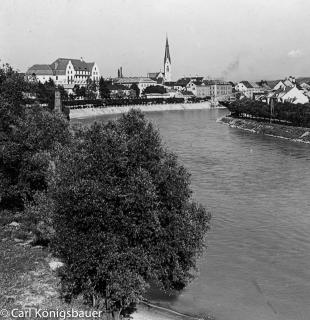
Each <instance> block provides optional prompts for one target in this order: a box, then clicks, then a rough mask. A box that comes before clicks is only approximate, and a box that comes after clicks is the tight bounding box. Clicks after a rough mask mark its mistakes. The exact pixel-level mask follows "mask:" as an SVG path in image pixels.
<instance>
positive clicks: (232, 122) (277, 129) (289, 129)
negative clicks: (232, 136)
mask: <svg viewBox="0 0 310 320" xmlns="http://www.w3.org/2000/svg"><path fill="white" fill-rule="evenodd" d="M218 122H221V123H225V124H228V125H229V126H230V127H232V128H238V129H241V130H246V131H250V132H253V133H257V134H265V135H268V136H272V137H277V138H282V139H288V140H291V141H295V142H303V143H310V128H304V127H294V126H288V125H284V124H279V123H269V122H262V121H255V120H251V119H239V118H233V117H229V116H225V117H222V118H220V119H218Z"/></svg>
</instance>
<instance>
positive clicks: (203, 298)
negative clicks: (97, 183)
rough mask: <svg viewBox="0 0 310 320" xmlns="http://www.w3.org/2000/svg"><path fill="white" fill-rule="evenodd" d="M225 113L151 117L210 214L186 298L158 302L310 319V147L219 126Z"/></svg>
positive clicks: (243, 316)
mask: <svg viewBox="0 0 310 320" xmlns="http://www.w3.org/2000/svg"><path fill="white" fill-rule="evenodd" d="M226 112H227V111H225V110H193V111H173V112H154V113H147V114H146V117H147V118H148V119H150V120H152V121H153V122H154V123H155V124H156V126H158V128H159V129H160V131H161V134H162V136H163V139H164V140H165V142H166V144H167V145H168V146H169V148H171V149H172V150H174V151H175V152H176V153H177V154H178V155H179V157H180V160H181V162H182V163H183V164H184V165H185V166H186V167H187V168H188V170H189V171H190V172H191V174H192V187H193V190H194V197H195V198H196V199H197V200H198V201H199V202H201V203H203V204H204V205H205V206H206V207H207V208H208V209H209V210H210V211H211V212H212V216H213V218H212V229H211V231H210V233H209V236H208V249H207V252H206V253H205V254H204V256H203V257H202V258H201V259H200V260H199V268H200V270H199V274H198V276H197V278H196V279H195V280H194V281H193V282H192V283H191V284H190V285H189V286H188V287H187V288H186V289H185V290H184V291H182V293H181V294H179V295H175V296H172V297H167V296H164V295H158V294H155V293H154V294H153V297H152V298H153V300H155V301H156V302H157V303H161V304H162V305H166V306H168V307H171V308H173V309H176V310H179V311H183V312H188V313H196V314H197V313H200V312H212V313H213V314H214V315H215V316H216V318H217V319H218V320H262V319H264V320H265V319H266V320H273V319H283V320H309V319H310V200H309V194H310V146H309V145H306V144H300V143H294V142H289V141H287V140H281V139H277V138H272V137H267V136H263V135H256V134H252V133H249V132H245V131H240V130H238V129H233V128H229V127H228V126H226V125H223V124H220V123H217V122H216V119H217V118H218V117H220V116H221V115H224V114H225V113H226ZM113 117H114V116H103V117H101V118H99V117H98V118H96V120H103V121H106V120H107V119H110V118H113ZM93 120H94V119H88V120H84V122H90V121H93Z"/></svg>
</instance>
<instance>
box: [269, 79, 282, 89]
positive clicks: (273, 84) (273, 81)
mask: <svg viewBox="0 0 310 320" xmlns="http://www.w3.org/2000/svg"><path fill="white" fill-rule="evenodd" d="M280 81H281V80H271V81H266V83H267V85H268V86H269V87H270V89H273V88H274V87H275V86H276V85H277V84H278V83H279V82H280Z"/></svg>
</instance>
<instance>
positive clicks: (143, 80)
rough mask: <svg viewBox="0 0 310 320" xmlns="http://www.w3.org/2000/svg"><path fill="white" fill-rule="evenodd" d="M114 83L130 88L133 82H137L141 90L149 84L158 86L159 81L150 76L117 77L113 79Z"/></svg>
mask: <svg viewBox="0 0 310 320" xmlns="http://www.w3.org/2000/svg"><path fill="white" fill-rule="evenodd" d="M113 83H114V84H121V85H124V86H126V87H128V88H130V87H131V86H132V85H133V84H136V85H137V86H138V88H139V90H140V94H141V92H142V91H143V90H144V89H145V88H147V87H149V86H156V85H157V82H156V81H155V80H152V79H150V78H148V77H123V78H117V79H114V80H113Z"/></svg>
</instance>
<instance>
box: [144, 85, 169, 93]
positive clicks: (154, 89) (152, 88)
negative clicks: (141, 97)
mask: <svg viewBox="0 0 310 320" xmlns="http://www.w3.org/2000/svg"><path fill="white" fill-rule="evenodd" d="M166 92H167V90H166V88H165V87H163V86H148V87H146V88H145V89H144V90H143V94H148V93H160V94H163V93H166Z"/></svg>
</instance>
